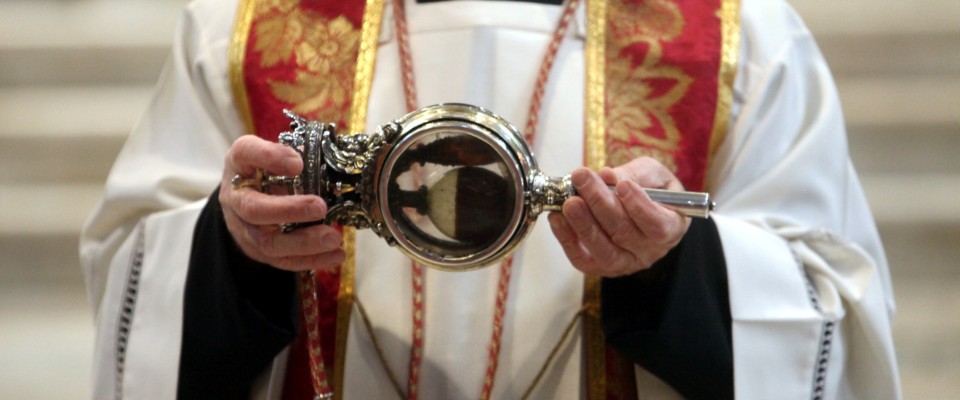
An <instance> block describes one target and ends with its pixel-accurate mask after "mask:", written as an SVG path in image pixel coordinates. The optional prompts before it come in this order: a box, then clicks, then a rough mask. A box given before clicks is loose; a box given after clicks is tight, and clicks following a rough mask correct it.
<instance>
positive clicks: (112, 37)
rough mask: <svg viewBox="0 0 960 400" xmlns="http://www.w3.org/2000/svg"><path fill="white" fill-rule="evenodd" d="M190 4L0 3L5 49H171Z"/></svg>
mask: <svg viewBox="0 0 960 400" xmlns="http://www.w3.org/2000/svg"><path fill="white" fill-rule="evenodd" d="M187 2H188V0H4V1H0V49H12V48H50V47H53V48H84V47H87V46H90V45H94V46H110V47H130V46H134V47H137V46H144V45H150V46H160V47H165V46H168V45H169V43H170V40H171V39H172V37H173V31H174V26H175V22H176V20H177V18H179V16H180V13H181V11H182V10H183V6H184V5H185V4H186V3H187Z"/></svg>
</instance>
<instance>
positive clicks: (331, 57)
mask: <svg viewBox="0 0 960 400" xmlns="http://www.w3.org/2000/svg"><path fill="white" fill-rule="evenodd" d="M299 3H300V2H299V0H268V1H264V2H261V3H260V4H258V5H257V10H256V12H257V15H258V18H262V19H261V20H260V21H259V22H258V23H257V25H256V34H257V36H256V38H257V42H256V44H255V47H254V49H255V50H256V51H257V52H259V53H260V66H261V67H263V68H269V67H273V66H276V65H277V64H280V63H284V62H295V65H294V80H293V81H288V80H278V79H271V80H270V81H269V84H270V89H271V91H272V92H273V95H274V96H276V97H277V99H279V100H281V101H284V102H286V103H289V104H291V105H292V109H293V111H295V112H297V113H300V114H303V115H307V116H310V117H313V118H320V119H323V120H327V121H342V120H343V118H342V117H343V115H345V110H344V108H345V106H346V104H347V101H348V100H349V98H348V97H349V96H348V94H349V93H350V89H351V86H352V85H353V74H354V69H355V68H356V65H355V64H356V60H355V54H356V52H357V50H358V48H359V45H360V31H359V30H358V29H356V28H355V27H354V26H353V24H351V23H350V21H348V20H347V19H346V18H345V17H343V16H338V17H336V18H334V19H333V20H330V19H329V18H326V17H325V16H323V15H320V14H319V13H317V12H311V11H305V10H304V9H303V8H302V7H298V5H299Z"/></svg>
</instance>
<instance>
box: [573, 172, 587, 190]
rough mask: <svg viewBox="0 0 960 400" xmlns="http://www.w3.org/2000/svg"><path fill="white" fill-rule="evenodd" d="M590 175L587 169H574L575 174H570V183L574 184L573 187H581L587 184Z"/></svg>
mask: <svg viewBox="0 0 960 400" xmlns="http://www.w3.org/2000/svg"><path fill="white" fill-rule="evenodd" d="M588 175H589V173H588V172H587V171H586V170H582V169H578V170H576V171H573V174H571V175H570V183H572V184H573V187H575V188H577V189H580V188H581V187H583V185H586V184H587V179H588V178H589V176H588Z"/></svg>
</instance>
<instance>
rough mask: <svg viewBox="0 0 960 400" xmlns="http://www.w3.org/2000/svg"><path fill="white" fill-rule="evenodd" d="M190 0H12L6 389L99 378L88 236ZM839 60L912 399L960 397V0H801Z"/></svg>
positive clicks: (2, 310) (5, 55)
mask: <svg viewBox="0 0 960 400" xmlns="http://www.w3.org/2000/svg"><path fill="white" fill-rule="evenodd" d="M185 2H186V1H185V0H125V1H121V0H0V398H4V399H35V398H44V399H74V398H85V397H87V393H88V390H89V386H90V383H89V375H90V362H91V358H92V356H91V348H92V338H93V322H92V317H91V313H90V311H89V310H88V307H87V304H86V297H85V293H84V288H83V279H82V276H81V274H80V270H79V265H78V261H77V250H76V247H77V236H78V232H79V228H80V226H81V224H82V223H83V220H84V219H85V217H86V215H87V214H88V213H89V212H90V210H91V209H92V207H93V205H94V204H95V202H96V201H97V199H98V198H99V196H100V192H101V185H102V184H103V180H104V178H105V176H106V174H107V172H108V170H109V168H110V165H111V163H112V161H113V159H114V157H115V155H116V154H117V152H118V151H119V149H120V147H121V145H122V143H123V141H124V137H125V135H126V133H127V132H128V130H129V129H130V127H131V126H132V125H133V123H134V122H135V121H136V119H137V118H138V117H139V115H140V114H141V112H142V110H143V109H144V108H145V106H146V103H147V101H148V99H149V96H150V92H151V89H152V86H153V84H154V82H155V80H156V78H157V75H158V72H159V69H160V67H161V65H162V63H163V61H164V59H165V58H166V54H167V51H168V48H169V42H170V40H171V37H172V31H173V25H174V21H175V20H176V18H177V16H178V15H179V12H180V9H181V7H182V6H183V4H185ZM792 3H793V4H794V6H795V7H796V8H797V9H798V11H799V12H800V13H801V15H803V16H804V18H805V19H806V21H807V23H808V25H809V26H810V28H811V30H812V31H813V32H814V33H815V35H816V36H817V38H818V41H819V43H820V45H821V48H822V50H823V51H824V53H825V55H826V57H827V59H828V61H829V62H830V63H831V66H832V68H833V71H834V74H835V76H836V79H837V83H838V86H839V89H840V93H841V96H842V98H843V101H844V109H845V113H846V116H847V121H848V128H849V135H850V142H851V152H852V154H853V158H854V161H855V163H856V165H857V167H858V170H859V171H860V173H861V177H862V179H863V182H864V186H865V188H866V190H867V194H868V196H869V198H870V200H871V207H872V208H873V210H874V212H875V213H876V216H877V220H878V223H879V226H880V229H881V234H882V236H883V239H884V242H885V244H886V248H887V252H888V256H889V258H890V263H891V267H892V273H893V276H894V285H895V291H896V295H897V303H898V313H897V316H896V319H895V326H894V329H895V335H896V340H897V346H898V348H897V352H898V355H899V361H900V366H901V373H902V379H903V384H904V394H905V397H906V398H910V399H952V398H958V397H960V340H958V339H960V311H958V310H960V290H957V285H958V284H960V269H958V268H957V263H958V260H960V207H958V204H960V157H957V156H956V152H957V151H958V150H960V2H958V1H956V0H926V1H923V2H909V1H902V0H845V1H825V0H793V1H792Z"/></svg>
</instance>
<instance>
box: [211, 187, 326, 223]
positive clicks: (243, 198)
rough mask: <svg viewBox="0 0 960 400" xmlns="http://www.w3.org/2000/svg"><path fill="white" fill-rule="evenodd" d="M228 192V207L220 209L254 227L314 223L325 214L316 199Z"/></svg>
mask: <svg viewBox="0 0 960 400" xmlns="http://www.w3.org/2000/svg"><path fill="white" fill-rule="evenodd" d="M230 192H231V194H230V195H229V196H228V199H227V204H222V207H224V208H225V209H227V210H230V211H232V212H234V213H236V215H237V216H238V217H240V219H242V220H243V221H245V222H247V223H250V224H253V225H280V224H285V223H294V222H313V221H319V220H322V219H323V218H324V217H325V216H326V215H327V204H326V203H325V202H324V201H323V199H321V198H320V197H319V196H313V195H290V196H271V195H269V194H266V193H260V192H257V191H253V190H230Z"/></svg>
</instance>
